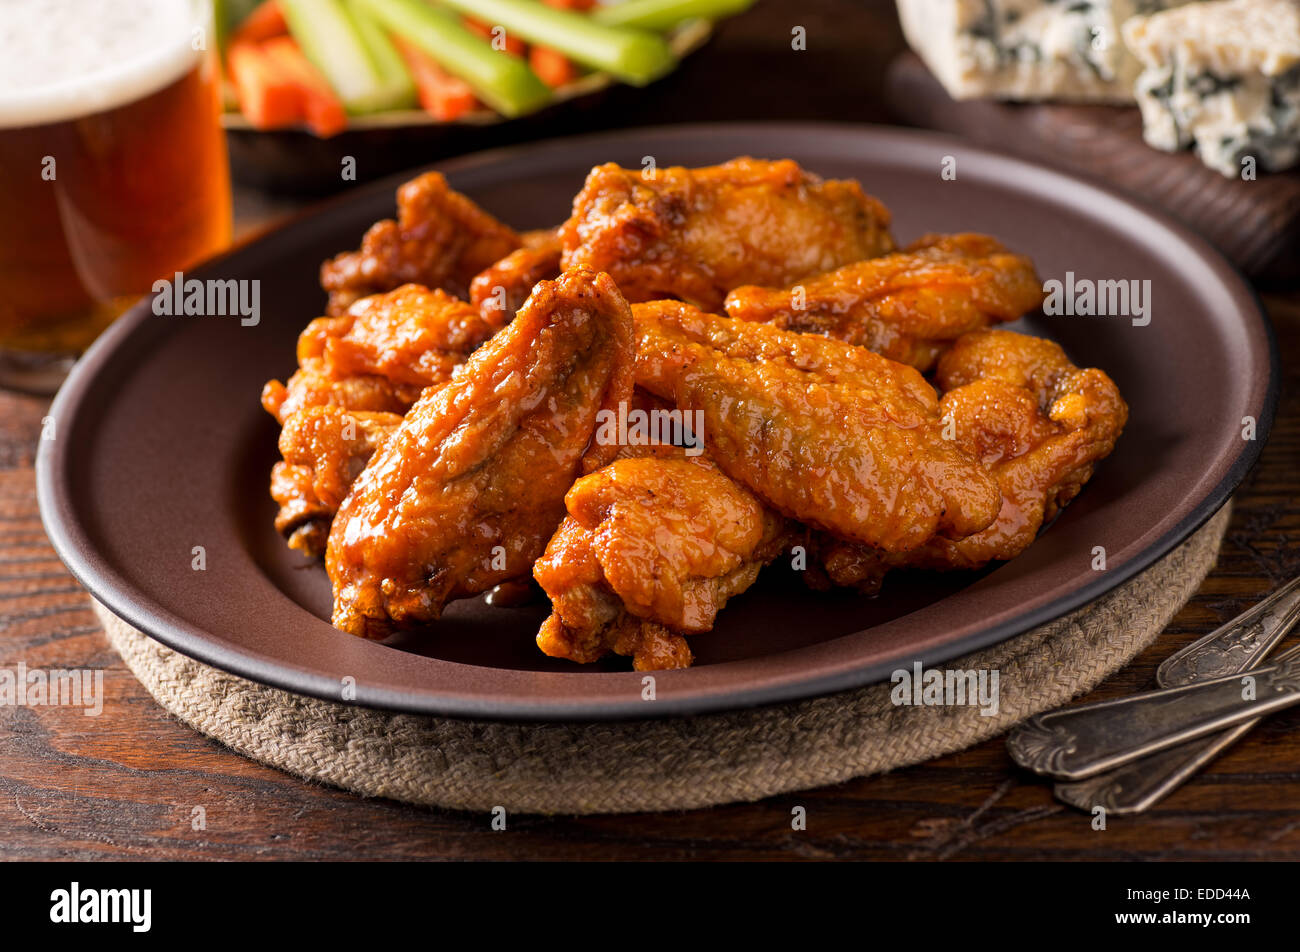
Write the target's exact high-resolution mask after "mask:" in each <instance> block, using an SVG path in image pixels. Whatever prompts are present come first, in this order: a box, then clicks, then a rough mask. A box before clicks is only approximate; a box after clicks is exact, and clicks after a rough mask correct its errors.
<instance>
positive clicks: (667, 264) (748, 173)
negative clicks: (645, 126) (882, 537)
mask: <svg viewBox="0 0 1300 952" xmlns="http://www.w3.org/2000/svg"><path fill="white" fill-rule="evenodd" d="M560 237H561V240H562V242H563V245H564V259H563V261H564V267H566V268H572V267H578V266H581V267H588V268H594V269H596V270H600V271H606V272H608V273H609V274H610V276H611V277H613V278H614V280H616V281H617V282H618V286H619V288H620V289H621V290H622V291H623V294H624V296H625V297H627V299H628V300H629V301H631V302H634V303H635V302H638V301H650V300H655V299H658V298H678V299H680V300H683V301H688V302H690V303H692V304H694V305H696V306H697V307H700V308H702V309H703V310H706V311H717V310H720V309H721V307H722V302H723V299H724V298H725V297H726V294H727V292H728V291H730V290H731V289H732V288H735V287H739V286H740V285H742V284H763V285H775V286H783V285H786V284H791V283H793V282H795V281H798V280H801V279H803V278H806V277H808V276H810V275H814V274H820V273H822V272H824V271H830V270H832V269H834V268H838V267H840V266H841V265H845V264H848V263H850V262H853V261H860V260H862V259H863V258H870V257H873V256H875V255H879V254H884V253H886V252H889V251H893V250H894V243H893V239H892V238H890V235H889V211H888V210H887V209H886V208H885V207H884V206H883V205H882V204H880V202H878V201H876V200H875V199H874V198H871V197H870V196H868V195H866V194H864V193H863V191H862V187H861V186H860V185H859V184H858V183H857V182H853V181H823V180H822V179H820V178H818V177H817V176H815V175H812V174H810V173H808V172H805V171H803V170H802V169H801V168H800V167H799V166H798V165H797V164H796V163H794V162H792V161H790V160H788V159H787V160H784V161H780V162H766V161H760V160H758V159H750V158H740V159H734V160H733V161H731V162H727V163H725V164H723V165H716V166H710V167H707V168H699V169H687V168H681V167H673V168H664V169H657V170H654V171H652V172H642V171H640V170H631V169H624V168H620V167H619V166H617V165H615V164H613V163H610V164H607V165H600V166H597V167H596V168H594V169H592V170H591V174H590V175H588V176H587V182H586V185H585V186H584V187H583V189H582V191H581V192H580V193H579V194H578V196H577V197H576V198H575V199H574V201H573V214H572V216H571V217H570V218H569V220H568V221H567V222H565V223H564V225H563V226H561V229H560Z"/></svg>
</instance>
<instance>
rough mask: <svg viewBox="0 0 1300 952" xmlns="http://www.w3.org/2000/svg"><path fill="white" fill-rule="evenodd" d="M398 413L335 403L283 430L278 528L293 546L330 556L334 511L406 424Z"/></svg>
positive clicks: (276, 472) (276, 494)
mask: <svg viewBox="0 0 1300 952" xmlns="http://www.w3.org/2000/svg"><path fill="white" fill-rule="evenodd" d="M401 422H402V418H401V416H400V415H398V414H396V413H358V412H349V411H347V410H343V409H341V408H339V407H336V406H314V407H308V408H306V409H304V410H302V411H300V412H298V413H294V414H292V415H291V416H290V417H289V418H288V419H287V420H286V421H285V425H284V428H283V429H282V430H281V431H280V455H281V456H283V457H284V460H283V462H279V463H276V464H275V466H273V467H272V469H271V498H273V499H274V500H275V501H276V502H277V503H279V505H280V511H279V513H278V514H277V515H276V517H275V528H276V531H278V532H279V533H280V534H281V535H283V536H284V537H285V538H286V539H287V540H288V542H289V548H291V549H297V550H299V551H301V552H302V553H303V554H304V555H308V556H312V557H314V558H319V557H320V556H322V555H324V554H325V542H326V540H327V539H328V537H329V530H330V524H331V523H332V522H333V521H334V514H335V513H336V512H338V509H339V506H340V505H342V503H343V500H344V499H345V498H346V497H347V494H348V492H349V490H351V488H352V483H353V482H354V481H355V480H356V478H357V476H358V475H359V474H360V473H361V470H362V469H364V468H365V465H366V463H368V462H369V461H370V457H371V456H373V455H374V452H375V450H376V449H378V448H379V447H380V446H382V445H383V443H384V441H385V440H387V439H388V437H389V436H391V435H392V434H393V433H394V432H395V431H396V430H397V427H398V426H399V425H401Z"/></svg>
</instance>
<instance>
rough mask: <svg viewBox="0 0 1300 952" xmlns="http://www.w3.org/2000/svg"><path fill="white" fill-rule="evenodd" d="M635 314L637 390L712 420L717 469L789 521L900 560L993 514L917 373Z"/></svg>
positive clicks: (822, 341) (743, 329)
mask: <svg viewBox="0 0 1300 952" xmlns="http://www.w3.org/2000/svg"><path fill="white" fill-rule="evenodd" d="M633 314H634V316H635V320H636V328H637V335H638V349H637V384H638V385H639V386H641V387H644V388H645V389H647V390H649V391H651V392H652V393H655V394H658V395H659V396H661V397H666V398H669V399H672V400H673V401H674V402H675V403H676V404H677V406H678V407H680V408H681V409H683V410H688V409H689V410H700V411H702V412H703V429H704V434H703V436H704V442H705V443H706V444H707V446H708V449H709V453H710V455H711V456H712V457H713V459H714V460H715V461H716V462H717V464H718V466H719V467H720V468H721V469H722V470H723V471H724V472H725V473H726V474H727V475H728V476H730V477H731V478H733V479H735V480H737V481H738V482H740V483H742V484H744V485H745V486H746V487H748V488H749V489H750V490H751V491H753V492H754V493H755V494H757V495H758V496H759V497H760V498H761V499H762V500H763V501H764V502H766V503H767V504H768V505H770V506H772V507H773V508H774V509H776V510H778V511H780V512H781V513H783V514H784V515H786V516H789V517H791V518H794V519H798V520H799V521H801V522H805V523H808V524H811V525H814V526H817V527H819V528H822V529H826V530H828V531H832V532H835V533H837V534H839V535H842V536H843V537H845V538H849V539H853V540H855V541H858V542H861V543H865V544H868V545H873V546H877V547H880V548H881V549H884V550H885V551H890V552H905V551H907V550H910V549H915V548H917V547H918V546H920V545H923V544H924V543H925V542H927V541H929V540H930V539H931V538H933V537H934V536H936V535H942V536H945V537H949V538H962V537H964V536H968V535H971V534H972V533H975V532H979V531H980V530H982V529H984V528H985V527H986V526H988V525H989V524H990V523H991V522H992V521H993V519H994V518H995V517H996V516H997V513H998V507H999V505H1000V503H1001V498H1000V494H999V492H998V487H997V484H996V483H995V482H994V480H993V477H992V476H990V475H989V473H987V472H986V471H985V469H984V468H983V467H982V466H980V464H979V462H978V461H977V460H975V459H974V458H973V457H971V456H970V455H969V454H968V453H966V452H965V451H964V450H962V449H961V448H959V447H958V446H956V445H954V443H953V442H951V441H949V440H945V439H944V438H943V436H942V433H941V430H942V423H941V421H940V418H939V410H938V403H937V400H936V396H935V392H934V389H933V388H932V387H931V386H930V385H929V384H928V383H926V382H925V379H924V378H923V377H922V376H921V375H920V374H919V373H918V372H917V371H916V370H914V369H912V368H911V367H907V366H904V365H903V364H898V363H894V362H893V361H890V360H887V359H885V358H884V357H880V356H879V355H877V354H873V353H871V352H870V351H868V350H866V349H865V348H862V347H854V346H852V345H850V344H845V343H842V342H840V341H837V340H832V339H830V338H826V337H820V336H817V335H814V334H793V333H790V332H788V331H783V330H779V329H778V328H775V327H771V326H768V325H765V324H751V323H746V322H743V321H735V320H731V319H729V318H725V317H716V316H714V315H711V314H705V313H703V312H701V311H699V310H697V309H695V308H693V307H691V306H690V305H689V304H682V303H680V302H676V301H655V302H650V303H646V304H637V305H634V307H633Z"/></svg>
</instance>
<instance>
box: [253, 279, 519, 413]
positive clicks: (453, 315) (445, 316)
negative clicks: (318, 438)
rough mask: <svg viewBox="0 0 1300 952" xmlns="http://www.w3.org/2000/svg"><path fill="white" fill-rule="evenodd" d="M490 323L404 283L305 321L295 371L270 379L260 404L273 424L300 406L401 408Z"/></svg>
mask: <svg viewBox="0 0 1300 952" xmlns="http://www.w3.org/2000/svg"><path fill="white" fill-rule="evenodd" d="M496 330H497V328H496V326H493V325H491V324H489V323H488V322H486V321H484V320H483V319H482V318H481V317H480V316H479V312H478V310H477V309H475V308H473V307H471V306H470V305H469V304H466V303H465V302H464V301H461V300H458V299H457V298H454V297H452V296H450V295H449V294H446V293H444V292H442V291H437V290H434V291H430V290H429V289H428V288H424V287H420V286H419V285H414V284H409V285H406V286H404V287H400V288H397V289H396V290H394V291H390V292H388V293H387V294H376V295H374V296H372V297H368V298H364V299H362V300H360V301H357V302H356V303H355V304H353V305H352V306H351V307H350V308H348V309H347V311H346V312H345V313H344V314H341V315H339V316H337V317H321V318H317V319H316V320H314V321H312V322H311V323H310V324H308V325H307V328H306V329H305V330H304V331H303V332H302V334H301V335H299V337H298V371H297V372H296V373H295V374H294V375H293V376H292V377H290V378H289V382H288V384H287V385H286V384H282V383H280V381H278V380H272V381H271V382H270V383H268V384H267V385H266V387H265V388H264V389H263V390H262V406H264V407H265V408H266V410H267V412H268V413H270V414H271V415H272V416H274V417H275V418H276V419H277V420H279V421H280V422H281V423H284V422H285V421H286V420H287V419H288V418H289V417H290V416H292V415H293V414H295V413H297V412H298V411H299V410H302V409H304V408H306V407H312V406H336V407H341V408H343V409H345V410H360V411H368V412H384V413H404V412H405V411H406V409H407V408H408V407H409V406H410V405H411V404H412V403H414V402H415V401H416V399H417V398H418V397H419V396H420V394H421V393H422V392H423V391H424V388H425V387H428V386H431V385H432V384H435V383H442V382H443V381H445V380H447V379H448V378H449V377H451V372H452V371H453V370H455V369H456V367H457V366H459V365H460V364H461V363H463V362H464V361H465V358H467V357H468V356H469V355H470V354H471V353H472V352H473V351H474V349H475V348H477V347H478V346H479V345H480V344H482V343H483V342H484V341H485V340H487V339H488V338H489V337H491V336H492V335H493V334H494V333H495V332H496Z"/></svg>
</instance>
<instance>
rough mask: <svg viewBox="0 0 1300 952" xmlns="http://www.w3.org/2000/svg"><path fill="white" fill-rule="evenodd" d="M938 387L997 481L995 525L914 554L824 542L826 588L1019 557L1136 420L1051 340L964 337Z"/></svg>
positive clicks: (1099, 376) (942, 363) (944, 407)
mask: <svg viewBox="0 0 1300 952" xmlns="http://www.w3.org/2000/svg"><path fill="white" fill-rule="evenodd" d="M936 379H937V381H938V383H939V386H940V388H941V389H942V390H943V397H942V398H941V399H940V401H939V406H940V412H941V413H942V415H943V417H944V420H945V422H946V425H947V426H949V427H951V429H952V432H953V437H954V440H955V442H956V443H957V444H958V445H960V446H962V447H964V448H965V449H966V450H967V452H969V453H970V454H971V455H972V456H974V457H975V458H977V459H979V460H980V461H981V463H982V464H983V466H984V467H985V469H986V470H987V471H988V472H989V473H990V474H991V475H992V476H993V477H994V478H996V480H997V482H998V486H999V487H1000V489H1001V492H1002V506H1001V508H1000V510H999V511H998V516H997V519H996V520H995V521H994V522H993V523H992V524H991V525H990V526H988V527H987V528H985V529H984V530H982V531H980V532H977V533H975V534H973V535H970V536H968V537H966V538H964V539H959V540H949V539H934V540H932V541H930V542H928V543H927V544H925V545H924V546H921V547H920V548H918V549H915V550H913V551H911V552H906V553H885V552H882V551H880V550H878V549H872V548H865V547H862V546H860V545H856V544H853V543H851V542H849V541H847V540H845V539H843V538H834V537H829V536H825V535H822V536H820V537H818V538H816V539H815V540H814V542H813V548H814V549H815V550H816V552H815V554H816V556H817V558H818V560H819V561H820V563H821V568H822V571H823V572H824V576H825V578H824V581H826V582H829V583H831V584H836V585H848V586H852V587H855V588H859V589H862V590H867V591H870V590H874V589H875V588H878V587H879V583H880V579H881V577H883V575H884V574H885V573H886V572H887V571H889V570H890V569H892V568H904V567H906V568H925V569H975V568H980V567H982V566H984V565H987V564H988V563H989V562H992V561H995V560H1003V559H1011V558H1014V557H1015V556H1017V555H1019V554H1020V553H1021V552H1023V551H1024V550H1025V549H1026V548H1027V547H1028V546H1029V544H1030V543H1031V542H1033V541H1034V539H1035V538H1036V537H1037V535H1038V531H1039V529H1040V528H1042V526H1043V524H1044V523H1045V522H1047V521H1050V520H1051V519H1052V518H1054V517H1055V515H1056V514H1057V512H1058V511H1059V510H1060V509H1061V507H1063V506H1065V505H1066V504H1067V503H1069V502H1070V501H1071V500H1072V499H1074V497H1075V496H1077V495H1078V493H1079V491H1080V490H1081V489H1082V488H1083V485H1084V483H1086V482H1087V481H1088V479H1089V478H1090V477H1091V476H1092V472H1093V468H1094V467H1095V465H1096V464H1097V462H1098V461H1099V460H1101V459H1104V458H1105V457H1106V456H1108V455H1110V453H1111V451H1112V450H1113V449H1114V448H1115V441H1116V440H1117V439H1118V438H1119V435H1120V433H1121V432H1122V431H1123V429H1124V424H1125V423H1126V422H1127V420H1128V407H1127V405H1126V404H1125V403H1124V400H1123V399H1122V398H1121V396H1120V393H1119V388H1118V387H1116V386H1115V383H1114V381H1112V380H1111V379H1110V377H1108V376H1107V375H1106V374H1105V373H1103V372H1102V371H1100V370H1096V369H1086V370H1081V369H1079V368H1078V367H1076V366H1075V365H1074V364H1072V363H1071V362H1070V360H1069V358H1068V357H1066V355H1065V352H1064V351H1063V350H1062V349H1061V348H1060V346H1059V345H1057V344H1055V343H1054V342H1052V341H1049V340H1044V339H1042V338H1038V337H1028V336H1026V335H1023V334H1015V333H1012V332H1010V331H1001V330H985V331H975V332H973V333H970V334H967V335H965V336H963V337H961V338H959V339H958V340H957V342H956V343H955V344H954V345H953V347H952V348H951V349H950V350H949V351H947V352H946V353H945V354H944V355H943V356H942V357H941V358H940V359H939V366H938V371H937V374H936ZM811 581H813V582H814V583H818V582H819V581H820V580H819V578H818V576H817V575H813V576H812V577H811Z"/></svg>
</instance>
